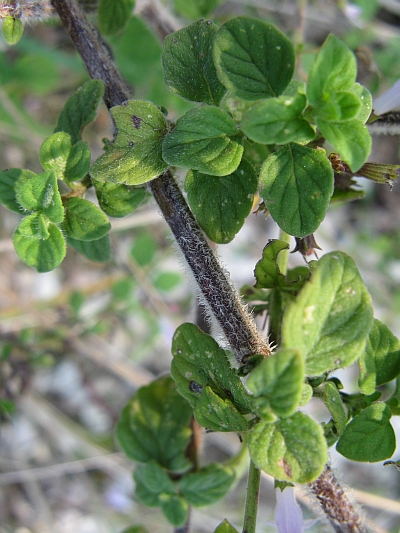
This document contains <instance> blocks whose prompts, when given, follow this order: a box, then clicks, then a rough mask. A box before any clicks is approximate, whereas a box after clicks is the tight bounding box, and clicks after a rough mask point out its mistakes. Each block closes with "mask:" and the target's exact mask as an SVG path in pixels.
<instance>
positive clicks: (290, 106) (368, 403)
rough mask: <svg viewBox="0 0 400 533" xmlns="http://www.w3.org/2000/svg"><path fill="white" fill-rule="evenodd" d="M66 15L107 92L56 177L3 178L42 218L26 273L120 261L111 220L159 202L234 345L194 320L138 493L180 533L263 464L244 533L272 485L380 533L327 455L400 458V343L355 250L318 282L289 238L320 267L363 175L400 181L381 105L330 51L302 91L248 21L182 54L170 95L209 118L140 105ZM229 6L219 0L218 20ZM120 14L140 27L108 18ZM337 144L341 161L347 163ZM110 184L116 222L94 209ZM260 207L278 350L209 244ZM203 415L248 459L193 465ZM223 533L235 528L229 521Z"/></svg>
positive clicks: (28, 229)
mask: <svg viewBox="0 0 400 533" xmlns="http://www.w3.org/2000/svg"><path fill="white" fill-rule="evenodd" d="M51 4H52V6H53V7H54V9H55V10H56V11H57V13H58V15H59V16H60V19H61V21H62V22H63V24H64V26H65V27H66V28H67V29H68V31H69V33H70V36H71V38H72V40H73V42H74V44H75V46H76V47H77V50H78V52H79V53H80V55H81V56H82V58H83V60H84V62H85V66H86V68H87V69H88V71H89V74H90V75H91V77H92V78H94V79H93V80H92V81H88V82H86V83H85V84H84V85H83V86H82V87H81V88H80V89H79V90H78V91H77V92H76V93H75V94H74V95H73V96H71V97H70V98H69V100H68V101H67V102H66V104H65V106H64V109H63V111H62V112H61V115H60V117H59V119H58V123H57V125H56V127H55V131H54V133H52V134H51V135H50V136H48V137H47V138H46V139H45V140H44V142H43V144H42V145H41V148H40V153H39V159H40V163H41V165H42V167H43V172H42V173H40V174H34V173H33V172H32V171H30V170H21V169H9V170H7V171H2V172H1V173H0V201H1V202H2V203H3V205H4V206H5V207H7V208H8V209H10V210H12V211H15V212H16V213H19V214H21V215H22V216H23V218H22V220H21V222H20V224H19V226H18V227H17V229H16V231H15V233H14V238H13V241H14V246H15V249H16V251H17V253H18V255H19V257H20V258H21V260H22V261H24V262H25V263H26V264H28V265H29V266H32V267H34V268H36V269H37V270H38V271H39V272H47V271H49V270H52V269H54V268H56V267H57V266H59V265H60V263H61V262H62V261H63V259H64V256H65V253H66V245H67V244H69V245H70V246H72V247H74V248H75V249H76V250H77V251H78V252H80V253H82V254H83V255H85V256H86V257H87V258H89V259H91V260H93V261H105V260H108V259H109V257H110V244H109V237H108V231H109V229H110V224H109V220H108V217H107V215H109V216H112V217H122V216H125V215H126V214H128V213H129V212H131V211H133V210H134V209H135V208H136V207H137V206H138V205H139V204H140V203H141V202H143V201H144V200H145V199H146V197H147V196H148V195H147V193H148V192H151V193H152V194H153V196H154V198H155V199H156V201H157V203H158V205H159V207H160V209H161V211H162V213H163V215H164V217H165V219H166V221H167V222H168V224H169V226H170V228H171V231H172V233H173V234H174V236H175V238H176V241H177V244H178V246H179V248H180V250H181V251H182V253H183V255H184V257H185V260H186V262H187V265H188V268H189V270H190V272H191V273H192V275H193V276H194V278H195V280H196V282H197V284H198V296H199V299H200V301H201V303H202V304H204V306H205V307H206V309H207V312H208V313H209V317H210V318H211V319H213V320H215V321H216V322H217V323H218V326H219V328H220V329H221V331H222V333H223V336H224V337H225V340H226V341H227V343H228V345H229V349H226V347H222V346H220V345H219V344H218V343H217V341H216V340H215V339H214V338H213V337H211V336H210V335H209V334H208V333H205V332H203V331H202V330H201V329H200V328H199V327H198V326H196V325H195V324H189V323H186V324H182V325H181V326H179V328H178V329H177V330H176V332H175V335H174V339H173V344H172V354H173V361H172V366H171V377H169V376H167V377H165V376H164V377H162V378H160V379H158V380H156V381H155V382H153V383H151V384H150V385H148V386H146V387H143V388H141V389H140V390H139V391H138V392H137V394H136V395H135V397H134V398H133V399H132V400H131V401H130V402H129V404H128V405H127V406H126V407H125V408H124V410H123V411H122V413H121V417H120V419H119V422H118V425H117V429H116V434H117V438H118V442H119V444H120V446H121V447H122V449H123V450H124V452H125V453H126V455H127V456H128V457H129V458H131V459H132V460H134V461H136V462H138V463H141V464H139V465H138V466H137V467H136V470H135V475H134V478H135V482H136V497H137V498H138V500H139V501H141V502H142V503H144V504H145V505H147V506H149V507H161V509H162V511H163V513H164V514H165V516H166V518H167V519H168V520H169V522H170V523H171V524H173V525H174V526H175V527H176V528H179V527H182V526H184V524H186V523H187V522H188V514H189V507H190V506H194V507H196V506H199V507H201V506H205V505H208V504H210V503H212V502H215V501H217V500H218V499H220V498H222V497H223V496H224V495H225V494H226V493H227V492H228V490H229V489H230V488H231V486H232V484H233V483H234V481H235V477H236V472H237V471H238V470H239V469H240V466H241V464H242V462H243V460H244V457H245V452H246V450H248V451H249V454H250V471H249V481H248V496H247V500H246V509H245V517H244V527H243V532H246V533H251V532H254V531H255V524H256V515H257V503H256V502H257V498H256V495H257V492H258V485H259V480H260V470H263V471H265V472H266V473H268V474H270V475H271V476H273V477H274V478H275V479H276V480H277V486H279V487H280V488H281V489H284V488H285V487H286V486H290V485H292V484H293V483H300V484H305V483H307V484H309V485H310V487H311V490H312V491H313V492H314V493H315V494H316V496H317V498H319V500H320V502H321V505H322V507H323V509H324V511H325V512H326V514H327V516H328V518H329V519H330V520H331V522H332V524H333V526H334V528H335V529H336V531H347V530H348V529H347V528H348V526H349V524H350V522H351V521H352V522H354V524H359V529H357V530H356V529H354V531H361V530H362V529H361V528H362V525H361V522H360V519H359V517H358V516H357V511H356V510H355V509H354V508H353V506H352V504H351V502H350V501H349V500H348V498H347V496H346V495H345V494H344V493H343V491H341V489H340V487H339V486H338V484H337V481H336V480H335V478H334V476H333V474H332V472H331V471H330V469H329V467H327V466H326V464H327V460H328V454H327V450H328V447H329V446H332V445H334V444H336V449H337V450H338V451H339V453H341V454H342V455H344V456H345V457H347V458H349V459H352V460H354V461H364V462H377V461H382V460H385V459H388V458H390V457H391V456H392V454H393V453H394V450H395V435H394V430H393V428H392V426H391V423H390V418H391V417H392V416H395V415H398V414H399V393H398V386H397V385H396V387H395V390H394V392H391V393H390V394H389V395H387V396H384V397H382V393H381V391H380V390H378V388H379V387H381V386H382V385H385V384H387V383H391V382H396V384H397V380H398V375H399V374H400V343H399V340H398V339H397V338H396V337H395V336H394V335H393V334H392V333H391V332H390V330H389V329H388V328H387V327H386V326H385V325H384V324H382V323H381V322H379V321H378V320H376V319H375V320H374V317H373V308H372V303H371V298H370V296H369V294H368V292H367V289H366V287H365V285H364V282H363V280H362V278H361V276H360V273H359V271H358V268H357V266H356V264H355V262H354V260H353V259H352V258H351V257H349V256H348V255H346V254H344V253H343V252H340V251H337V252H331V253H328V254H325V255H324V256H323V257H322V258H321V259H320V260H318V261H311V262H310V263H309V264H307V266H302V267H297V268H295V269H288V267H287V251H288V249H289V244H288V238H289V235H292V236H294V237H295V238H296V240H297V245H298V249H299V250H300V251H301V252H302V253H303V254H304V255H310V253H312V251H313V250H314V248H315V247H317V245H316V243H315V240H314V237H313V233H314V232H315V231H316V230H317V228H318V227H319V225H320V224H321V223H322V221H323V220H324V218H325V215H326V212H327V209H328V207H329V204H330V202H331V201H333V200H337V199H340V200H341V201H344V200H350V199H353V197H354V196H355V195H359V193H358V192H357V191H355V190H354V189H353V188H352V186H353V177H354V175H355V174H356V173H357V174H358V175H361V176H365V177H367V178H370V179H373V180H375V181H378V182H379V181H380V182H384V181H386V182H389V181H390V180H392V179H395V178H396V177H397V174H396V171H397V169H398V167H394V168H393V167H392V166H390V165H382V166H380V165H377V166H375V167H374V168H373V172H372V171H371V165H370V164H368V163H367V158H368V156H369V153H370V150H371V137H370V134H369V131H368V127H367V125H366V123H367V121H368V120H370V118H371V112H372V98H371V95H370V93H369V91H368V90H367V89H366V88H365V87H363V86H362V85H360V84H358V83H357V82H356V81H355V80H356V61H355V57H354V55H353V53H352V52H351V51H350V50H349V48H348V47H347V46H346V45H345V44H344V43H343V42H342V41H341V40H339V39H338V38H337V37H335V36H334V35H330V36H329V37H328V38H327V40H326V41H325V43H324V44H323V45H322V47H321V48H320V50H319V51H318V53H317V54H316V56H315V58H314V61H313V63H312V66H311V69H310V72H309V76H308V81H307V83H304V82H299V81H296V80H294V79H293V75H294V72H295V63H296V54H295V49H294V46H293V44H292V43H291V42H290V40H289V39H288V38H287V37H286V36H284V35H283V33H281V32H280V31H279V30H278V29H277V28H276V27H275V26H273V25H272V24H269V23H266V22H264V21H262V20H260V19H257V18H251V17H245V16H240V17H236V18H232V19H229V20H228V21H227V22H225V23H224V24H222V25H221V26H220V27H218V26H217V25H216V24H214V23H213V22H211V21H208V20H199V21H197V22H194V23H192V24H190V25H189V26H188V27H186V28H183V29H181V30H179V31H177V32H175V33H172V34H171V35H168V36H167V37H166V39H165V41H164V47H163V53H162V66H163V73H164V83H165V85H166V86H167V87H168V89H169V90H170V91H171V92H172V93H174V94H176V95H178V96H180V97H181V98H183V99H185V100H188V101H190V102H192V103H196V104H197V105H195V106H194V107H192V108H190V109H189V110H187V111H186V112H185V113H184V114H183V115H182V116H181V117H180V118H178V119H177V120H176V121H173V120H172V119H170V118H169V115H168V112H167V110H165V109H164V108H160V107H158V106H157V105H155V104H154V103H152V102H149V101H146V100H132V99H130V95H129V91H128V89H127V87H126V85H125V83H124V82H123V81H122V79H121V77H120V75H119V73H118V72H117V71H116V69H115V67H114V65H113V63H112V62H111V60H110V57H109V54H108V51H107V49H106V48H105V47H104V46H103V44H102V42H101V41H100V40H99V37H98V34H97V32H96V31H95V30H93V28H92V27H91V26H90V25H89V24H88V23H87V21H86V19H85V16H84V14H83V12H82V10H81V9H80V7H79V5H78V4H77V3H76V2H75V1H72V0H69V1H66V2H61V1H58V0H53V1H52V3H51ZM214 4H215V2H210V3H208V4H207V2H205V3H204V6H205V7H204V9H205V10H206V12H207V7H208V8H209V9H210V10H211V8H213V7H214ZM111 5H113V9H114V8H116V6H119V9H120V10H121V11H118V10H116V11H115V12H113V11H110V12H108V11H107V10H111V9H112V8H111ZM177 5H179V3H178V2H177ZM194 5H195V4H193V6H194ZM201 5H202V4H201ZM131 9H132V2H128V1H127V0H120V1H119V2H116V3H114V4H110V3H107V2H100V7H99V25H100V29H102V30H103V32H105V33H106V34H113V33H115V32H117V31H120V30H121V29H122V26H123V25H124V24H125V22H126V16H125V15H124V13H128V12H130V11H131ZM183 9H184V8H183ZM193 9H194V8H193ZM199 9H200V11H202V8H200V4H199ZM195 11H196V10H195ZM121 13H122V15H121ZM196 13H197V12H196ZM200 14H204V13H200ZM3 34H4V36H5V38H6V39H7V41H8V42H9V44H14V43H15V42H16V41H17V40H18V38H19V37H21V34H22V29H21V24H20V16H19V15H18V13H16V12H12V11H11V12H10V13H9V14H8V15H7V18H6V20H5V22H4V25H3ZM87 43H91V44H90V46H88V44H87ZM102 98H103V99H104V101H105V103H106V105H107V107H108V108H110V113H111V116H112V118H113V120H114V124H115V130H116V133H115V138H114V139H113V140H112V141H107V142H106V143H105V150H104V154H103V155H102V156H100V157H99V158H98V159H97V160H96V161H95V162H94V163H93V164H90V151H89V148H88V145H87V143H86V142H85V141H83V140H82V131H83V129H84V127H85V126H86V125H87V124H88V123H89V122H90V121H92V120H93V119H94V117H95V114H96V110H97V108H98V105H99V104H100V101H101V99H102ZM198 104H200V105H198ZM378 121H379V119H378ZM325 141H328V142H329V143H330V145H331V146H332V147H333V149H334V152H333V154H330V157H327V152H326V150H325V149H324V148H323V145H324V143H325ZM336 152H337V153H336ZM176 167H178V168H183V169H187V170H188V172H187V175H186V178H185V183H184V189H185V191H186V192H187V199H188V203H189V207H190V209H189V207H188V205H187V204H186V201H185V199H184V197H183V195H182V193H181V191H180V189H179V187H178V185H177V183H176V181H175V180H174V177H173V173H174V171H175V168H176ZM91 187H94V189H95V192H96V195H97V199H98V202H99V206H100V207H97V206H95V205H94V204H93V203H92V202H90V201H88V200H86V199H85V198H84V195H85V193H86V192H87V191H88V189H89V188H91ZM64 191H66V192H64ZM257 191H258V193H259V195H260V197H261V198H262V205H261V206H260V210H262V211H264V212H268V213H270V215H271V216H272V218H273V219H274V220H275V222H276V223H277V224H278V226H279V227H280V229H281V238H280V239H279V240H271V241H269V242H268V243H267V244H266V246H265V247H264V250H263V252H262V258H261V259H260V261H259V262H258V263H257V264H256V267H255V277H256V284H255V286H254V287H246V288H245V290H244V295H245V299H246V301H247V302H248V304H250V305H251V307H253V308H254V312H257V311H262V310H267V311H268V315H269V322H270V330H269V338H263V337H262V336H261V334H260V333H259V332H258V330H257V328H256V326H255V324H254V322H253V318H252V316H251V314H249V312H248V310H247V308H246V307H245V306H244V305H243V303H242V299H241V298H240V296H239V295H238V294H237V293H236V290H235V289H234V288H233V286H232V284H231V283H230V281H229V279H228V277H227V274H226V272H225V271H224V269H223V268H222V267H221V266H220V264H219V262H218V260H217V259H216V257H215V255H214V254H213V252H212V251H211V249H210V247H209V244H208V241H207V239H206V238H205V236H204V234H205V235H206V236H207V237H208V238H209V239H210V240H211V241H213V242H215V243H221V244H225V243H228V242H230V241H231V240H232V239H233V238H234V237H235V235H236V234H237V232H238V231H239V229H240V228H241V227H242V225H243V223H244V221H245V219H246V217H247V215H248V214H249V213H250V211H251V208H252V205H253V196H254V195H255V194H256V193H257ZM260 254H261V251H260ZM259 301H261V302H262V304H261V305H260V304H258V305H257V306H256V302H259ZM355 361H358V365H359V373H360V377H359V386H360V391H361V392H360V393H357V394H347V393H346V392H345V391H344V390H343V386H342V384H341V383H340V382H339V380H337V378H333V377H331V376H330V374H331V372H332V371H334V370H336V369H339V368H346V367H348V366H349V365H350V364H352V363H353V362H355ZM312 397H314V398H318V399H320V400H321V401H322V402H323V403H324V405H325V406H326V408H327V409H328V411H329V413H330V415H331V420H330V421H329V422H328V423H326V424H322V425H321V424H318V423H317V422H316V421H315V420H314V419H313V418H311V417H310V416H309V415H307V414H305V413H304V412H303V411H301V410H299V408H302V407H304V406H305V405H307V404H308V402H309V401H310V399H311V398H312ZM192 416H194V418H195V420H196V421H197V423H199V424H200V425H201V426H203V427H205V428H207V429H209V430H212V431H221V432H229V431H233V432H237V433H238V434H240V435H241V438H242V439H243V448H242V451H241V453H240V454H239V456H238V457H236V458H234V459H233V460H231V461H230V462H229V463H228V464H217V463H212V464H209V465H207V466H204V467H200V466H199V465H198V464H197V460H196V458H195V457H193V456H190V454H189V453H188V450H190V445H191V444H190V443H191V439H192V438H193V420H192ZM324 484H327V485H328V486H329V487H330V488H331V497H330V499H329V501H327V500H326V498H325V499H324V498H323V497H322V491H323V485H324ZM344 509H345V510H346V512H347V514H346V513H345V512H341V511H343V510H344ZM287 512H290V509H287ZM140 527H141V526H140ZM140 527H139V526H138V527H137V528H135V527H134V528H133V529H132V531H135V530H137V531H140V530H141V529H140ZM357 527H358V526H357ZM215 531H216V532H219V533H222V532H228V533H229V532H232V531H236V529H235V528H233V526H232V525H230V524H229V523H228V522H227V521H226V520H225V521H224V522H222V523H221V524H220V526H218V528H217V529H216V530H215Z"/></svg>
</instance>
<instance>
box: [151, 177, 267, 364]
mask: <svg viewBox="0 0 400 533" xmlns="http://www.w3.org/2000/svg"><path fill="white" fill-rule="evenodd" d="M150 190H151V191H152V193H153V195H154V197H155V198H156V200H157V202H158V205H159V206H160V209H161V211H162V213H163V215H164V217H165V219H166V221H167V222H168V224H169V226H170V228H171V231H172V233H173V234H174V236H175V238H176V241H177V243H178V245H179V247H180V249H181V251H182V253H183V255H184V256H185V259H186V261H187V263H188V265H189V267H190V270H191V272H192V274H193V276H194V278H195V280H196V281H197V284H198V286H199V289H200V292H201V296H202V298H203V299H204V301H205V302H206V304H207V306H208V307H209V309H210V310H211V311H212V313H213V314H214V316H215V318H216V320H217V321H218V323H219V325H220V327H221V329H222V331H223V332H224V334H225V337H226V339H227V340H228V342H229V344H230V346H231V347H232V349H233V350H234V352H235V355H236V356H237V357H238V360H239V361H243V360H245V358H246V357H247V356H249V355H252V354H255V353H261V354H264V355H269V353H270V351H269V347H268V344H267V343H266V342H264V341H263V340H262V339H261V338H260V336H259V334H258V332H257V329H256V327H255V324H254V322H253V320H252V319H251V317H249V315H248V313H247V312H246V310H245V309H244V307H243V305H242V303H241V300H240V296H239V295H238V293H237V292H236V290H235V289H234V288H233V286H232V284H231V283H230V281H229V279H228V277H227V275H226V273H225V272H224V270H223V269H222V268H221V265H220V264H219V262H218V260H217V259H216V257H215V255H214V254H213V252H212V250H211V248H210V246H209V244H208V242H207V240H206V239H205V237H204V234H203V232H202V231H201V230H200V228H199V226H198V224H197V222H196V220H195V218H194V217H193V215H192V213H191V211H190V210H189V207H188V205H187V204H186V202H185V199H184V198H183V196H182V193H181V191H180V189H179V187H178V185H177V184H176V182H175V180H173V179H172V176H171V174H170V171H168V170H167V171H166V172H164V174H162V175H161V176H159V177H158V178H157V179H155V180H153V181H152V182H151V183H150Z"/></svg>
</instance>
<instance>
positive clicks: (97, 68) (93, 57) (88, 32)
mask: <svg viewBox="0 0 400 533" xmlns="http://www.w3.org/2000/svg"><path fill="white" fill-rule="evenodd" d="M51 3H52V5H53V7H54V9H56V11H57V12H58V15H59V17H60V19H61V22H62V24H63V26H64V28H65V30H66V31H67V33H68V34H69V36H70V37H71V39H72V41H73V43H74V45H75V47H76V49H77V51H78V52H79V55H80V56H81V58H82V60H83V62H84V63H85V66H86V69H87V71H88V73H89V74H90V76H91V77H92V78H93V79H97V80H101V81H102V82H103V83H104V89H105V91H104V101H105V103H106V106H107V107H108V108H110V107H113V106H115V105H119V104H122V102H124V101H125V100H128V99H129V98H130V92H129V89H128V86H127V85H126V83H125V82H124V80H123V79H122V78H121V76H120V74H119V72H118V70H117V69H116V67H115V65H114V63H113V61H112V59H111V56H110V53H109V51H108V50H107V48H106V47H105V46H104V45H103V43H102V42H101V41H100V39H99V34H98V33H97V32H96V30H95V29H94V28H93V27H92V26H91V25H90V24H89V23H88V21H87V19H86V16H85V13H84V11H83V9H82V8H81V7H80V5H79V4H78V3H77V2H76V1H75V0H73V1H67V0H51Z"/></svg>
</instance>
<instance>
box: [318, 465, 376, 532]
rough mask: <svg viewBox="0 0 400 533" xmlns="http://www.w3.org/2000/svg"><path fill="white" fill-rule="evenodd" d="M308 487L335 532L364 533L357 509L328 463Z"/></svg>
mask: <svg viewBox="0 0 400 533" xmlns="http://www.w3.org/2000/svg"><path fill="white" fill-rule="evenodd" d="M310 488H311V490H312V492H313V493H314V494H315V496H316V498H317V500H318V502H319V504H320V505H321V507H322V509H323V511H324V513H325V514H326V516H327V517H328V519H329V521H330V523H331V525H332V527H333V529H334V530H335V531H336V533H366V531H367V530H366V529H365V528H364V526H363V524H362V521H361V518H360V515H359V513H358V511H357V509H356V508H355V507H354V505H353V503H352V502H351V500H350V499H349V497H348V495H347V494H346V492H345V491H344V490H343V488H342V487H341V486H340V484H339V482H338V480H337V479H336V477H335V475H334V473H333V472H332V470H331V469H330V467H329V466H328V465H327V466H326V467H325V470H324V471H323V472H322V474H321V475H320V476H319V478H318V479H316V480H315V481H314V482H313V483H310Z"/></svg>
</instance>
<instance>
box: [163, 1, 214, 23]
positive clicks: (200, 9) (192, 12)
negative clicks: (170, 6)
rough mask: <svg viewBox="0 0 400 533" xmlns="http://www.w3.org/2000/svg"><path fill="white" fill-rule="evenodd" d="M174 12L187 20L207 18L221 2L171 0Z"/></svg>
mask: <svg viewBox="0 0 400 533" xmlns="http://www.w3.org/2000/svg"><path fill="white" fill-rule="evenodd" d="M173 2H174V8H175V10H176V11H177V12H178V13H179V14H180V15H182V16H183V17H186V18H188V19H193V20H195V19H199V18H201V17H207V16H208V14H209V13H211V12H212V11H214V9H215V8H216V7H217V6H218V5H219V4H221V3H222V2H223V0H173Z"/></svg>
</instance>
